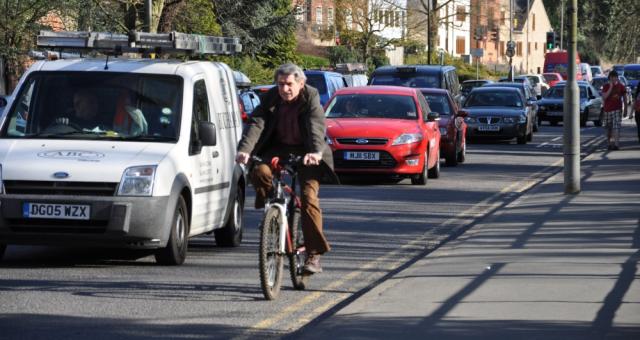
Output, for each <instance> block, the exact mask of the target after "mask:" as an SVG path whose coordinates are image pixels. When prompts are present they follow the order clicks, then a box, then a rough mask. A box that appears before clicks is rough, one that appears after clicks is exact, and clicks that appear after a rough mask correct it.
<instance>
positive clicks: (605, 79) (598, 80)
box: [591, 76, 609, 96]
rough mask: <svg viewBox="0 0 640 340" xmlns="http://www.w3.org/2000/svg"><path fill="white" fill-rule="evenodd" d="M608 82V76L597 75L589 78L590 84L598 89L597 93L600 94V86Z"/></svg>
mask: <svg viewBox="0 0 640 340" xmlns="http://www.w3.org/2000/svg"><path fill="white" fill-rule="evenodd" d="M608 82H609V77H605V76H597V77H593V79H592V80H591V86H593V87H594V88H595V89H596V90H598V94H599V95H601V96H602V87H603V86H604V84H606V83H608Z"/></svg>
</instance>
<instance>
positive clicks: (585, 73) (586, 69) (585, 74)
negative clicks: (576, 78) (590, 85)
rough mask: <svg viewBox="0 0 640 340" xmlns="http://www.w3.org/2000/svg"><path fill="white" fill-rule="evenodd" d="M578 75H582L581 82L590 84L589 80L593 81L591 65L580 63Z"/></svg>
mask: <svg viewBox="0 0 640 340" xmlns="http://www.w3.org/2000/svg"><path fill="white" fill-rule="evenodd" d="M580 74H581V75H582V80H584V81H586V82H590V81H591V80H593V74H592V73H591V65H589V64H587V63H580Z"/></svg>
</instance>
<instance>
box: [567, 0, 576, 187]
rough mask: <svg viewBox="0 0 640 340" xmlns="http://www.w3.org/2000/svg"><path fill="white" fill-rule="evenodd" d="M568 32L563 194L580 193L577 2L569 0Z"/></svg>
mask: <svg viewBox="0 0 640 340" xmlns="http://www.w3.org/2000/svg"><path fill="white" fill-rule="evenodd" d="M567 14H568V19H569V21H570V30H569V51H568V55H569V63H568V64H569V69H568V70H567V73H568V75H569V79H568V80H567V84H566V86H565V88H564V117H563V122H564V124H563V129H564V193H565V194H578V193H580V124H579V119H580V112H579V111H580V102H579V97H578V95H579V89H578V82H577V79H576V66H577V65H576V56H577V47H578V46H577V38H578V0H571V3H570V5H569V8H568V9H567Z"/></svg>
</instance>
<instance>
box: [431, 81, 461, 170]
mask: <svg viewBox="0 0 640 340" xmlns="http://www.w3.org/2000/svg"><path fill="white" fill-rule="evenodd" d="M420 91H421V92H422V94H423V95H424V97H425V98H426V99H427V104H429V111H430V112H437V113H438V115H439V116H440V120H438V126H439V127H440V154H441V156H442V157H443V158H444V159H445V161H446V163H447V165H449V166H456V165H458V163H463V162H464V161H465V158H466V154H467V123H466V122H465V121H464V113H462V114H460V113H459V112H458V106H457V105H456V104H455V103H454V102H453V98H451V95H450V94H449V91H447V90H443V89H420Z"/></svg>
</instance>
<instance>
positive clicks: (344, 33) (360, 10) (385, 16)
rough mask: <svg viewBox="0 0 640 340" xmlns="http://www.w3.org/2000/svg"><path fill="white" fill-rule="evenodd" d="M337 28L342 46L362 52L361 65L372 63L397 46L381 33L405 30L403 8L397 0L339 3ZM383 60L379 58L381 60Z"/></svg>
mask: <svg viewBox="0 0 640 340" xmlns="http://www.w3.org/2000/svg"><path fill="white" fill-rule="evenodd" d="M334 3H335V5H336V8H337V10H336V19H337V20H336V28H337V30H338V32H340V41H341V44H342V45H347V46H350V47H352V48H354V49H356V50H358V51H359V53H358V54H359V58H358V59H359V61H361V62H364V63H369V62H370V61H371V57H372V55H373V54H377V55H379V54H380V52H381V51H383V50H384V48H385V47H387V46H389V45H391V44H393V43H394V41H393V40H391V39H385V38H383V37H382V36H381V33H382V31H383V30H385V29H386V28H390V27H395V26H401V25H396V23H398V24H400V22H401V21H402V20H404V19H403V18H402V15H401V16H400V17H398V16H397V14H396V13H399V11H396V9H399V10H401V8H399V7H398V5H396V1H393V0H335V2H334ZM379 59H380V58H376V60H379Z"/></svg>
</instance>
